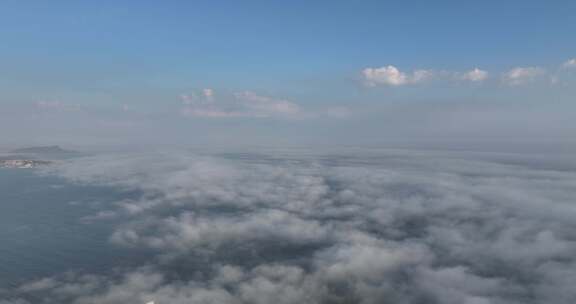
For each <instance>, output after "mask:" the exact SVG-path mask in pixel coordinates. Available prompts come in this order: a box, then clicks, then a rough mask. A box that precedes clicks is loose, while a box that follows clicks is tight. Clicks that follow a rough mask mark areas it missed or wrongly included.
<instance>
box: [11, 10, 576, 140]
mask: <svg viewBox="0 0 576 304" xmlns="http://www.w3.org/2000/svg"><path fill="white" fill-rule="evenodd" d="M1 4H2V9H1V10H0V71H2V72H1V73H0V138H1V139H2V143H1V144H0V146H22V145H31V144H61V145H68V146H70V145H72V146H150V145H180V146H195V145H199V146H205V145H217V146H240V145H264V146H275V145H321V144H327V145H335V144H337V145H363V146H369V145H386V144H392V143H399V142H401V143H410V144H421V145H433V146H438V145H439V146H443V145H446V144H447V143H450V145H452V146H458V145H460V144H461V143H463V142H466V143H482V142H490V143H491V144H490V146H491V148H495V147H496V146H499V145H494V143H510V142H515V143H523V142H532V143H536V144H535V145H536V146H541V144H539V143H542V142H547V143H548V142H555V143H556V144H566V143H568V142H573V141H574V140H573V139H572V138H573V134H575V132H576V114H575V113H576V104H575V100H574V99H575V98H574V96H575V94H576V40H575V39H571V37H572V36H573V33H574V32H575V30H576V3H575V2H574V1H554V2H553V3H550V2H549V1H548V2H545V1H505V3H503V1H476V2H470V1H434V2H431V1H403V2H390V1H283V2H280V1H170V2H168V3H160V2H158V1H121V2H118V1H97V2H88V1H10V0H6V1H2V2H1Z"/></svg>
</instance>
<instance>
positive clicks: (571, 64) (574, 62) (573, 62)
mask: <svg viewBox="0 0 576 304" xmlns="http://www.w3.org/2000/svg"><path fill="white" fill-rule="evenodd" d="M562 67H563V68H565V69H571V68H576V58H572V59H570V60H568V61H566V62H564V63H563V64H562Z"/></svg>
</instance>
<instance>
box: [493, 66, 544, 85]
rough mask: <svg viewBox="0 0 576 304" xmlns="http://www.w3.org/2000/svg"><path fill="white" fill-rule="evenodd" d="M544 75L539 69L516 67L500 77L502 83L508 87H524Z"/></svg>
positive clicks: (542, 70)
mask: <svg viewBox="0 0 576 304" xmlns="http://www.w3.org/2000/svg"><path fill="white" fill-rule="evenodd" d="M545 73H546V71H545V70H544V69H542V68H540V67H516V68H513V69H511V70H509V71H507V72H505V73H504V74H503V75H502V82H503V83H504V84H506V85H510V86H518V85H524V84H528V83H532V82H534V81H536V80H537V79H538V78H539V77H541V76H543V75H544V74H545Z"/></svg>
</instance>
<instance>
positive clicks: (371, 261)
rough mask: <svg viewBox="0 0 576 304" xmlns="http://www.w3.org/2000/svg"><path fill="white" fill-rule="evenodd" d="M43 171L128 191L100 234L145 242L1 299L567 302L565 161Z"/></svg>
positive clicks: (126, 164) (115, 162)
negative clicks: (143, 252) (140, 256)
mask: <svg viewBox="0 0 576 304" xmlns="http://www.w3.org/2000/svg"><path fill="white" fill-rule="evenodd" d="M45 170H46V171H45V172H44V173H45V174H52V175H57V176H60V177H62V178H66V179H68V180H70V181H72V182H75V183H81V184H86V185H106V186H113V187H119V188H122V189H126V190H137V191H130V192H132V193H137V194H138V195H136V197H134V198H133V199H131V200H122V201H119V202H117V203H116V204H115V205H114V206H115V208H114V209H111V210H106V211H110V212H113V213H114V214H115V215H116V216H118V217H122V218H123V220H122V221H119V224H117V225H118V226H116V227H115V232H114V234H113V235H112V236H111V241H112V242H113V243H114V244H116V245H118V246H133V247H136V248H149V249H152V250H154V251H155V252H156V254H157V255H155V256H154V257H152V258H150V260H149V261H148V263H147V264H146V265H142V266H141V267H136V268H131V269H117V270H114V271H110V272H109V273H104V274H98V275H96V274H81V273H76V274H75V273H66V274H62V275H56V276H54V277H50V278H44V279H40V280H38V281H32V282H28V283H25V284H23V285H21V286H19V287H17V288H16V289H15V290H12V291H9V293H10V297H11V298H9V299H10V301H13V303H27V302H25V301H29V303H75V304H88V303H93V304H96V303H98V304H119V303H146V302H149V301H155V302H156V303H176V304H178V303H286V304H292V303H366V304H368V303H448V304H461V303H468V304H483V303H495V304H520V303H527V302H528V303H552V304H564V303H566V304H567V303H573V302H574V300H575V299H576V292H575V291H574V289H573V286H572V282H574V280H576V258H575V257H576V240H575V239H574V235H575V233H576V224H574V223H575V221H574V219H575V218H576V208H575V206H574V202H573V198H574V195H576V192H575V190H574V189H576V187H575V186H576V172H574V171H570V170H566V169H565V168H563V169H562V170H560V169H558V170H556V169H555V167H553V166H552V167H550V166H547V167H543V166H537V164H536V163H534V162H533V161H532V160H530V161H526V162H518V161H515V162H514V163H511V162H508V161H507V160H506V159H494V160H490V159H489V158H481V157H477V156H476V155H467V154H465V155H444V154H441V153H436V154H432V153H408V152H402V153H396V152H382V153H380V154H377V155H374V154H371V156H363V157H359V156H358V154H355V155H353V156H352V155H340V156H337V155H330V156H308V155H289V156H284V157H279V156H278V155H275V156H269V157H264V156H262V155H254V156H251V155H242V156H241V157H207V156H195V155H191V154H188V153H169V154H146V155H124V156H98V157H93V158H85V159H82V160H78V161H71V162H68V163H61V164H58V165H56V166H54V167H50V168H46V169H45ZM0 296H1V294H0ZM16 301H20V302H16Z"/></svg>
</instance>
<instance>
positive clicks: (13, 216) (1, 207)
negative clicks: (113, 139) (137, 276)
mask: <svg viewBox="0 0 576 304" xmlns="http://www.w3.org/2000/svg"><path fill="white" fill-rule="evenodd" d="M129 195H130V194H129V193H123V192H121V191H119V190H116V189H107V188H103V187H91V186H79V185H72V184H70V183H67V182H65V181H63V180H61V179H58V178H55V177H49V176H39V175H37V174H35V173H34V170H24V169H0V289H1V288H8V287H12V286H15V285H17V284H19V283H21V282H23V281H27V280H31V279H37V278H42V277H46V276H50V275H54V274H57V273H61V272H64V271H69V270H74V271H90V272H100V271H105V270H109V269H111V268H112V267H117V266H123V265H130V264H134V263H137V261H138V260H141V259H143V258H144V257H143V256H142V255H143V253H142V252H135V251H133V250H130V249H126V248H118V247H116V246H114V245H112V244H110V242H109V241H108V239H109V236H110V234H111V232H112V229H113V226H114V223H113V222H110V221H96V222H88V223H87V222H86V221H85V220H82V219H83V218H85V217H86V216H90V215H94V214H95V213H96V212H98V210H100V209H103V208H104V207H105V206H106V205H109V204H110V203H112V202H113V201H116V200H118V199H121V198H123V197H126V196H129Z"/></svg>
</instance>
